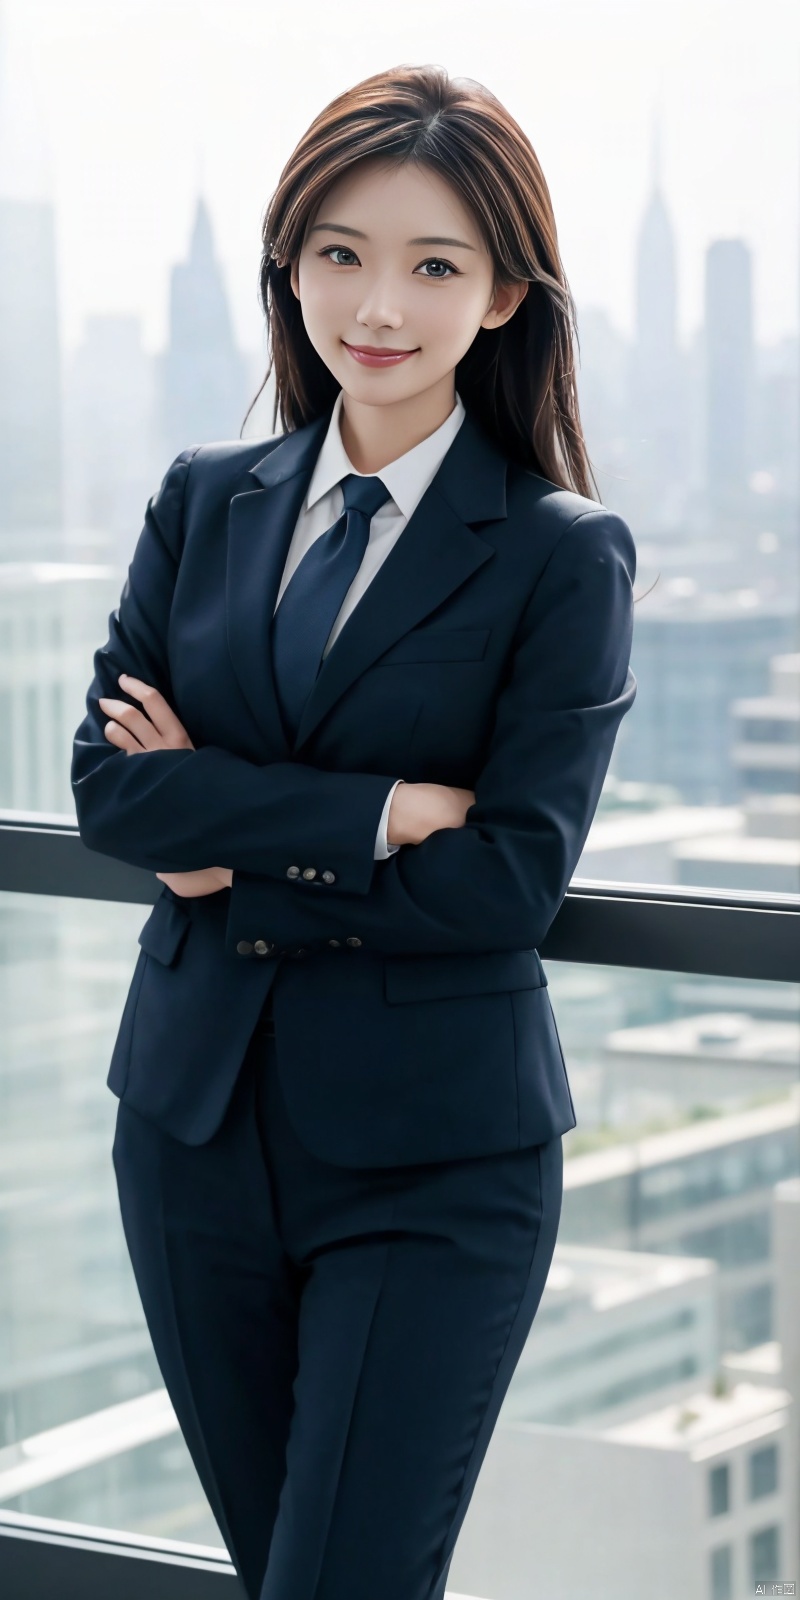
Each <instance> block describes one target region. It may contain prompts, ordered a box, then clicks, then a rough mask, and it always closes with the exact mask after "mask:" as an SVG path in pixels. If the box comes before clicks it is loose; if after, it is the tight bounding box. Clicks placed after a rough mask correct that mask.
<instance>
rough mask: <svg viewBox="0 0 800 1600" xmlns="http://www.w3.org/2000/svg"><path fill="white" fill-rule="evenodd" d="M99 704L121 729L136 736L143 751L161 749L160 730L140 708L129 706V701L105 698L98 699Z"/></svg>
mask: <svg viewBox="0 0 800 1600" xmlns="http://www.w3.org/2000/svg"><path fill="white" fill-rule="evenodd" d="M97 703H98V705H99V706H100V707H101V709H102V710H103V711H104V712H105V713H106V716H113V717H114V720H115V721H116V723H117V724H118V726H119V727H122V728H127V729H128V731H129V732H130V733H132V734H133V735H134V736H135V738H136V739H137V740H138V743H139V747H140V748H141V749H143V750H160V749H161V745H162V739H161V735H160V734H159V732H158V729H157V728H155V727H154V726H153V724H152V722H148V719H147V717H146V716H145V714H144V712H143V711H140V710H139V707H138V706H129V705H128V702H127V700H110V699H108V698H106V697H105V696H103V697H102V698H101V699H98V702H97Z"/></svg>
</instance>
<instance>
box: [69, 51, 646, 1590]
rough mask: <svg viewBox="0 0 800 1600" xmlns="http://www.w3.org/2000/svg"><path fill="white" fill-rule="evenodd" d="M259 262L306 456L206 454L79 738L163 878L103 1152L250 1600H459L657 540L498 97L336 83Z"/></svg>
mask: <svg viewBox="0 0 800 1600" xmlns="http://www.w3.org/2000/svg"><path fill="white" fill-rule="evenodd" d="M263 237H264V252H263V259H262V267H261V289H262V303H263V306H264V311H265V315H266V318H267V323H268V328H269V331H270V333H271V344H272V354H273V358H274V369H275V375H276V384H277V402H276V415H277V409H278V405H279V406H280V413H281V421H282V425H283V428H284V432H283V434H280V435H278V436H276V437H275V438H273V439H271V440H269V441H267V443H266V452H265V442H264V441H263V440H262V441H260V442H258V443H252V442H242V441H241V440H237V441H231V442H226V443H223V444H213V445H205V446H200V447H197V446H192V447H189V448H188V449H186V450H184V451H182V452H181V454H180V455H179V456H178V457H177V458H176V460H175V461H174V462H173V463H172V465H171V466H170V468H169V470H168V472H167V474H166V476H165V478H164V481H163V483H162V485H161V488H160V490H159V492H158V494H157V495H155V496H154V497H153V498H152V499H151V501H150V502H149V504H148V507H147V512H146V516H145V525H144V528H143V531H142V534H141V536H140V539H139V541H138V543H137V546H136V550H135V552H134V556H133V561H132V564H131V567H130V571H129V575H128V581H127V583H126V585H125V588H124V589H123V593H122V597H121V601H120V606H119V609H118V610H117V611H115V612H114V613H112V616H111V618H110V619H109V639H108V642H107V643H106V644H105V645H104V646H103V647H102V649H100V650H98V651H97V652H96V655H95V660H94V665H95V678H94V681H93V683H92V685H91V687H90V689H89V691H88V695H87V702H86V703H87V716H86V718H85V719H84V721H83V723H82V724H81V727H80V728H79V729H78V731H77V734H76V739H75V753H74V759H73V769H72V776H73V788H74V793H75V800H76V807H77V813H78V819H79V824H80V831H81V836H82V837H83V839H84V840H85V842H86V843H87V844H88V845H89V846H90V848H93V849H97V850H100V851H103V852H104V853H106V854H109V855H112V856H117V857H119V858H121V859H122V860H126V861H130V862H132V863H134V864H136V865H138V866H142V867H145V868H147V869H149V870H151V871H153V872H155V874H156V876H157V877H158V878H159V879H160V881H161V883H162V885H163V886H164V887H163V889H162V893H161V896H160V898H159V900H158V901H157V902H156V904H155V906H154V908H153V911H152V913H151V915H150V917H149V918H148V921H147V922H146V924H145V926H144V928H143V929H142V932H141V935H140V943H141V945H142V950H141V952H140V955H139V960H138V962H137V966H136V970H135V972H134V975H133V980H132V983H131V987H130V992H129V995H128V998H127V1001H126V1005H125V1009H124V1012H123V1016H122V1020H121V1024H120V1030H119V1034H118V1037H117V1041H116V1044H115V1047H114V1054H113V1057H112V1062H111V1068H110V1072H109V1077H108V1083H109V1086H110V1087H111V1088H112V1090H113V1091H114V1092H115V1093H116V1094H117V1095H118V1096H119V1098H120V1105H119V1108H118V1119H117V1128H116V1136H115V1141H114V1150H113V1158H114V1165H115V1171H116V1176H117V1182H118V1187H119V1196H120V1206H121V1213H122V1219H123V1223H124V1227H125V1233H126V1239H127V1242H128V1247H129V1250H130V1255H131V1260H132V1264H133V1267H134V1271H135V1274H136V1279H137V1284H138V1286H139V1291H140V1294H141V1298H142V1304H143V1307H144V1312H145V1316H146V1318H147V1322H148V1326H149V1328H150V1332H151V1336H152V1340H153V1346H154V1350H155V1353H156V1356H157V1359H158V1361H159V1365H160V1368H161V1371H162V1373H163V1376H164V1381H165V1384H166V1386H167V1389H168V1391H169V1394H170V1397H171V1399H172V1402H173V1404H174V1407H175V1411H176V1413H177V1416H178V1419H179V1422H180V1425H181V1428H182V1431H183V1433H184V1436H185V1439H186V1442H187V1445H188V1448H189V1450H190V1451H191V1454H192V1458H193V1460H194V1463H195V1466H196V1468H197V1472H198V1475H199V1477H200V1479H201V1481H202V1484H203V1486H204V1489H205V1492H206V1494H207V1496H208V1500H209V1503H210V1505H211V1507H212V1509H213V1511H214V1514H215V1517H216V1519H217V1521H218V1524H219V1527H220V1531H221V1534H222V1537H223V1539H224V1541H225V1543H226V1545H227V1548H228V1550H229V1552H230V1555H231V1558H232V1560H233V1562H234V1564H235V1566H236V1569H237V1573H238V1575H239V1577H240V1579H241V1582H242V1585H243V1588H244V1590H245V1592H246V1593H247V1594H248V1595H249V1596H250V1597H251V1600H378V1597H379V1596H380V1600H442V1597H443V1595H444V1592H445V1583H446V1579H447V1575H448V1570H449V1567H450V1563H451V1560H452V1556H453V1551H454V1546H455V1542H456V1537H457V1535H458V1531H459V1528H460V1527H461V1524H462V1522H463V1519H464V1516H465V1513H466V1510H467V1506H468V1504H469V1501H470V1498H471V1495H472V1492H473V1489H474V1487H475V1482H476V1479H477V1475H478V1471H479V1469H480V1466H481V1463H482V1461H483V1459H484V1456H485V1452H486V1448H487V1445H488V1442H489V1439H490V1437H491V1433H492V1430H493V1428H494V1425H495V1423H496V1420H497V1416H498V1413H499V1410H500V1406H501V1403H502V1399H503V1396H504V1394H505V1392H506V1390H507V1388H508V1384H509V1381H510V1379H511V1376H512V1373H513V1371H514V1367H515V1366H516V1363H517V1361H518V1359H519V1356H520V1353H521V1351H522V1348H523V1345H524V1343H525V1339H526V1337H527V1335H528V1333H529V1331H530V1328H531V1324H532V1322H533V1319H534V1316H535V1313H536V1309H537V1306H538V1304H539V1299H540V1296H541V1293H542V1289H543V1286H544V1282H545V1279H546V1276H547V1271H548V1268H549V1265H550V1261H551V1259H552V1253H553V1248H554V1245H555V1239H556V1233H557V1228H558V1221H559V1215H560V1207H561V1193H562V1151H561V1136H562V1134H563V1133H564V1132H565V1131H567V1129H569V1128H571V1127H574V1126H575V1115H574V1109H573V1105H572V1098H571V1095H570V1092H569V1086H568V1083H567V1078H566V1073H565V1070H564V1063H563V1057H562V1055H561V1050H560V1045H559V1041H558V1034H557V1030H556V1027H555V1022H554V1020H553V1014H552V1008H551V1006H550V1002H549V999H548V995H547V987H546V985H547V980H546V977H545V975H544V971H543V968H542V965H541V962H540V960H539V957H538V954H537V951H536V945H537V943H539V942H540V941H541V939H542V938H543V936H544V934H545V933H546V931H547V928H548V927H549V925H550V923H551V922H552V920H553V917H554V916H555V913H556V911H557V910H558V907H559V905H560V904H561V901H562V900H563V898H564V895H565V893H566V890H567V886H568V884H569V880H570V877H571V875H572V873H573V871H574V869H575V866H576V864H577V861H578V859H579V856H580V853H581V851H582V849H583V845H584V842H585V839H586V836H587V833H588V831H589V827H590V825H591V821H592V817H593V815H594V812H595V809H596V805H597V801H598V798H599V795H600V791H601V788H602V784H603V780H604V777H605V774H606V771H607V769H608V764H609V761H610V758H611V753H612V750H613V745H614V740H615V737H616V733H617V729H618V727H619V724H620V722H621V720H622V717H623V716H624V715H625V713H626V712H627V711H628V710H629V709H630V707H631V705H632V704H633V699H634V696H635V692H636V683H635V679H634V678H633V675H632V673H631V671H630V667H629V656H630V646H631V636H632V618H633V610H632V607H633V601H632V592H631V591H632V583H633V579H634V575H635V564H636V557H635V549H634V545H633V540H632V538H631V534H630V530H629V529H628V527H627V525H626V523H625V522H624V521H623V519H622V518H621V517H620V516H618V515H616V514H615V513H613V512H610V511H608V510H606V509H605V508H604V507H603V506H602V505H599V504H598V502H597V501H596V500H594V499H592V498H591V497H590V496H589V492H588V491H589V468H588V464H587V456H586V451H585V447H584V444H583V439H582V435H581V429H580V422H579V415H578V404H577V397H576V391H575V380H574V371H573V362H572V332H573V317H574V308H573V305H572V300H571V296H570V293H569V289H568V286H567V282H566V279H565V276H564V272H563V268H562V265H561V262H560V259H559V255H558V249H557V244H556V229H555V223H554V220H553V214H552V209H551V205H550V198H549V194H548V191H547V186H546V184H545V181H544V178H543V176H542V173H541V169H540V167H539V164H538V161H537V159H536V156H535V154H534V151H533V150H532V148H531V145H530V143H529V141H528V139H527V137H526V136H525V134H524V133H523V132H522V130H521V129H520V127H519V126H518V125H517V123H516V122H515V121H514V120H513V118H512V117H511V116H509V114H508V112H507V111H506V110H505V109H504V107H503V106H502V105H501V104H500V103H499V102H498V101H497V100H496V99H495V98H494V97H493V96H492V95H491V94H490V93H489V92H488V91H487V90H485V89H484V88H482V87H481V86H480V85H479V84H477V83H475V82H474V81H472V80H470V79H467V80H455V81H451V80H450V79H449V78H448V76H447V74H446V73H445V72H444V71H443V69H440V68H438V67H401V68H397V69H392V70H390V71H387V72H385V73H379V74H377V75H376V76H374V77H371V78H369V79H367V80H366V81H365V82H363V83H361V84H358V85H356V86H355V87H354V88H352V89H349V90H347V91H346V92H345V93H343V94H342V95H340V96H339V97H338V98H337V99H335V100H334V101H333V102H332V103H331V104H330V105H329V106H328V107H327V108H326V109H325V110H324V111H323V112H322V113H321V114H320V116H319V117H318V118H317V119H316V120H315V121H314V122H313V123H312V125H311V127H310V128H309V130H308V132H307V133H306V134H305V136H304V137H303V138H302V139H301V141H300V143H299V144H298V146H297V148H296V150H295V151H294V152H293V154H292V156H291V157H290V159H289V161H288V162H287V164H286V166H285V168H284V171H283V173H282V175H281V178H280V182H279V184H278V187H277V189H276V191H275V194H274V195H273V198H272V201H271V203H270V206H269V208H268V212H267V215H266V218H265V222H264V230H263ZM439 251H441V252H442V253H441V254H438V253H433V252H439ZM370 351H372V352H373V354H372V356H371V355H370ZM375 352H377V355H376V354H375ZM274 420H275V419H274V418H273V423H274ZM142 754H146V755H147V756H148V760H147V761H144V762H143V761H142V760H141V759H140V758H141V755H142ZM121 755H122V756H124V757H125V759H120V756H121ZM129 756H136V757H138V758H139V759H137V760H134V761H133V762H130V761H129V760H128V759H127V757H129ZM212 861H217V862H224V863H225V865H224V866H211V865H209V864H208V863H210V862H212Z"/></svg>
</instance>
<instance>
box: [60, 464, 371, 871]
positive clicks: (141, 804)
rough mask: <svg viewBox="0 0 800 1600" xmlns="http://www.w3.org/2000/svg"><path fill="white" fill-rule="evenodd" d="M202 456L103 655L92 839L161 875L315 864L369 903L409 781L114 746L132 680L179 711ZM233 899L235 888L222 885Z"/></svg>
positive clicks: (143, 562) (158, 513)
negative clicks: (178, 604) (181, 588)
mask: <svg viewBox="0 0 800 1600" xmlns="http://www.w3.org/2000/svg"><path fill="white" fill-rule="evenodd" d="M198 449H202V446H194V447H193V448H190V449H188V450H183V451H182V452H181V454H180V455H179V456H176V458H175V460H174V461H173V462H172V464H171V466H170V467H169V468H168V470H167V472H166V474H165V476H164V479H163V481H162V483H161V487H160V488H159V490H158V491H157V493H156V494H155V495H153V496H152V497H151V499H150V500H149V501H148V504H147V510H146V512H145V519H144V527H143V529H142V532H141V534H140V536H139V539H138V541H137V544H136V549H135V551H134V555H133V559H132V562H131V564H130V566H129V568H128V574H127V578H126V581H125V585H124V587H123V590H122V595H121V598H120V603H119V606H118V607H117V609H116V610H114V611H112V613H111V615H110V617H109V636H108V639H107V641H106V643H105V644H104V645H101V646H100V648H99V649H98V650H97V651H96V652H95V655H94V678H93V680H92V682H91V684H90V686H89V689H88V691H87V695H86V716H85V717H84V719H83V721H82V722H81V724H80V727H79V728H78V729H77V732H76V733H75V737H74V741H73V755H72V765H71V773H70V776H71V782H72V791H73V795H74V797H75V809H76V812H77V818H78V831H79V833H80V836H81V838H82V840H83V842H84V844H86V845H87V846H88V847H89V849H90V850H97V851H99V852H100V853H101V854H103V855H108V856H114V857H116V858H117V859H118V860H120V861H128V862H130V863H131V864H132V865H133V866H136V867H144V868H146V869H148V870H150V871H153V872H188V871H192V870H195V869H197V868H201V867H212V866H224V867H231V868H233V869H234V870H235V869H236V868H237V867H244V866H245V865H246V866H248V867H250V868H252V869H254V870H255V871H257V872H259V873H263V874H264V880H265V881H267V880H269V879H270V878H271V877H274V878H276V879H281V880H282V881H284V882H285V881H286V877H287V871H288V869H289V868H290V867H297V866H299V868H300V871H301V873H302V871H303V869H304V868H305V866H306V864H307V863H308V862H312V863H313V864H314V866H315V868H316V869H317V870H318V871H319V872H324V871H329V872H331V873H333V882H335V883H337V884H339V885H340V886H341V887H342V888H343V889H346V890H347V891H348V892H349V893H352V894H353V895H355V896H356V897H359V896H361V895H363V894H365V893H366V891H367V889H368V888H369V886H370V883H371V881H372V877H373V873H374V872H375V866H376V862H375V840H376V837H377V831H378V827H379V823H380V819H381V815H382V812H383V807H384V805H385V803H386V797H387V792H388V790H389V789H390V788H392V786H393V784H394V783H395V782H396V774H387V776H386V777H381V776H376V775H375V774H372V773H358V772H325V771H323V770H321V769H319V768H316V767H310V766H305V765H303V764H302V763H301V762H296V761H283V762H282V761H278V762H273V763H271V764H265V765H264V766H259V765H257V764H255V763H253V762H250V761H246V760H243V759H242V758H241V757H239V756H236V755H233V754H232V753H231V752H230V751H228V750H224V749H221V748H219V747H217V746H214V745H205V746H203V747H202V748H200V749H197V750H147V751H142V752H138V751H137V752H135V753H134V754H131V755H129V754H128V753H127V752H126V751H125V750H120V749H119V747H118V746H117V745H114V744H112V743H111V742H110V740H108V739H106V737H105V733H104V729H105V727H106V724H107V722H108V721H109V720H110V719H109V717H108V715H107V714H106V713H104V712H103V710H102V708H101V707H100V705H99V704H98V701H99V699H100V698H101V697H103V698H106V697H110V698H114V699H117V700H125V701H127V703H128V704H129V705H137V704H138V702H137V701H136V699H135V697H134V696H133V695H131V694H125V693H124V691H123V690H122V689H121V688H120V685H119V683H118V681H117V680H118V677H119V674H120V673H122V672H127V673H129V674H130V675H131V676H132V677H135V678H140V679H142V680H143V682H145V683H149V684H152V685H153V686H154V687H155V688H156V689H158V690H159V692H160V693H161V694H163V696H164V698H165V699H166V700H167V701H168V702H169V704H170V705H171V706H172V707H173V709H176V708H175V702H174V699H173V695H172V688H171V684H170V676H169V665H168V657H167V629H168V624H169V617H170V609H171V605H172V597H173V592H174V589H175V581H176V577H177V572H178V567H179V563H180V558H181V548H182V543H183V505H184V499H185V494H186V484H187V479H188V477H189V473H190V471H191V467H192V462H193V460H194V457H195V455H196V454H197V451H198ZM219 892H220V893H223V892H225V891H219Z"/></svg>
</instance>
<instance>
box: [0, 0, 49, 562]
mask: <svg viewBox="0 0 800 1600" xmlns="http://www.w3.org/2000/svg"><path fill="white" fill-rule="evenodd" d="M42 130H43V116H42V112H41V101H40V96H39V95H38V93H37V81H36V70H35V63H34V59H33V55H32V52H31V50H30V46H29V45H28V42H27V40H26V39H25V37H24V35H23V34H22V32H21V31H19V29H18V27H17V29H15V31H14V32H13V33H12V31H11V28H10V27H9V24H8V17H7V15H5V14H4V13H3V12H2V10H0V559H5V560H9V559H13V558H14V557H15V556H17V555H20V554H23V553H24V554H25V555H26V556H28V557H31V556H34V557H35V556H42V557H47V556H50V555H53V554H55V553H57V546H58V534H59V532H60V529H61V525H62V503H61V493H62V490H61V472H62V462H61V448H62V447H61V364H60V351H59V320H58V303H57V289H56V246H55V215H54V205H53V199H52V190H51V178H50V164H49V149H48V146H47V141H46V138H45V135H44V133H43V131H42Z"/></svg>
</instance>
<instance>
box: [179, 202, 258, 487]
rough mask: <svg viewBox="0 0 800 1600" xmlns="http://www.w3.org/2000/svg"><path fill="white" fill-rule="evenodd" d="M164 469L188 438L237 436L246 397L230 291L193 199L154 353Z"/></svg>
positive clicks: (202, 211) (200, 206) (203, 440)
mask: <svg viewBox="0 0 800 1600" xmlns="http://www.w3.org/2000/svg"><path fill="white" fill-rule="evenodd" d="M159 365H160V373H159V377H160V382H159V396H160V407H159V422H158V425H157V434H158V437H159V439H160V441H161V443H162V445H163V458H164V470H165V471H166V468H167V466H168V464H169V461H170V460H171V459H172V458H173V457H174V456H176V455H177V454H178V452H179V451H180V450H184V449H186V448H187V446H189V445H193V444H207V443H210V442H211V441H213V440H216V439H238V437H239V431H240V429H241V425H242V421H243V419H244V413H245V411H246V409H247V404H248V401H249V399H250V398H251V395H250V391H249V373H248V369H247V364H246V362H245V360H244V359H243V357H242V355H241V353H240V351H239V350H238V349H237V347H236V343H235V339H234V333H233V325H232V322H231V315H230V310H229V306H228V297H227V292H226V289H225V285H224V282H223V278H222V273H221V271H220V267H219V264H218V262H217V260H216V257H215V255H214V240H213V234H212V230H211V220H210V217H209V214H208V208H207V206H206V204H205V201H204V200H203V199H202V197H200V198H198V201H197V209H196V212H195V219H194V226H193V228H192V237H191V243H190V247H189V258H188V260H187V261H185V262H179V263H177V264H176V265H175V266H174V267H173V268H172V272H171V280H170V303H169V342H168V345H167V349H166V351H165V352H164V355H163V356H162V357H161V360H160V364H159Z"/></svg>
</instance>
